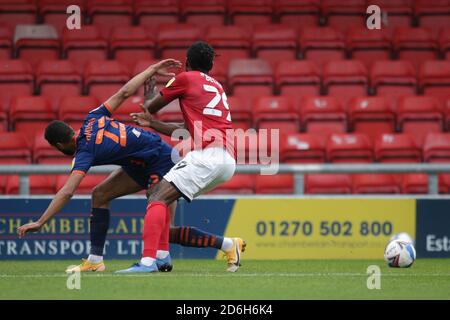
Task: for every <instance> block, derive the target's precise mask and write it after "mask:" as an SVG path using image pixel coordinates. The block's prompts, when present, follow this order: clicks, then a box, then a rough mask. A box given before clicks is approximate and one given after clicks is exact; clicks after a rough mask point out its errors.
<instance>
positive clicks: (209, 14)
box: [180, 0, 226, 26]
mask: <svg viewBox="0 0 450 320" xmlns="http://www.w3.org/2000/svg"><path fill="white" fill-rule="evenodd" d="M180 13H181V17H182V19H183V21H186V22H187V23H192V24H196V25H199V26H204V25H208V26H212V25H223V24H224V22H225V14H226V1H225V0H183V1H180Z"/></svg>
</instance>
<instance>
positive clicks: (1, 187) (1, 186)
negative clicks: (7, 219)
mask: <svg viewBox="0 0 450 320" xmlns="http://www.w3.org/2000/svg"><path fill="white" fill-rule="evenodd" d="M7 177H8V176H0V195H4V194H6V179H7Z"/></svg>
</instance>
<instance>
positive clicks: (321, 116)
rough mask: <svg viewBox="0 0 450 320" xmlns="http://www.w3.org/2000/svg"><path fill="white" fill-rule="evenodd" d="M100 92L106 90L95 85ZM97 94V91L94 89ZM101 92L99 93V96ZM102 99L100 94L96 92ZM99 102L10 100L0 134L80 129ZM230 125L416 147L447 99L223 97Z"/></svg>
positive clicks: (445, 113)
mask: <svg viewBox="0 0 450 320" xmlns="http://www.w3.org/2000/svg"><path fill="white" fill-rule="evenodd" d="M100 88H101V89H103V90H110V89H112V88H109V87H108V86H107V87H106V88H103V87H100ZM99 90H100V89H99ZM100 93H101V92H100ZM100 96H101V97H103V94H100ZM103 101H104V99H103V100H102V99H100V98H97V95H96V94H92V95H91V96H78V95H74V96H70V95H63V96H61V100H60V101H58V108H53V107H52V106H51V103H50V99H48V98H47V97H46V96H45V95H42V96H16V97H13V98H12V102H11V105H10V107H9V108H0V131H20V132H23V133H25V134H26V135H27V136H33V134H34V131H35V130H34V129H36V130H40V129H42V128H44V127H45V126H46V124H47V123H48V122H49V121H51V120H53V119H60V120H63V121H66V122H68V123H69V124H71V125H72V126H73V127H74V128H75V129H78V128H80V126H81V124H82V122H83V120H84V118H85V117H86V114H87V113H88V112H89V111H90V110H92V109H93V108H95V107H96V106H98V105H99V104H100V103H102V102H103ZM140 103H142V98H141V97H138V96H134V97H131V98H130V99H128V100H126V101H125V102H124V103H123V105H122V106H121V108H119V109H118V111H116V113H115V115H114V117H117V119H118V120H120V121H123V122H125V123H130V122H131V118H130V116H129V114H130V113H131V112H136V111H139V110H140V108H139V104H140ZM228 103H229V106H230V108H231V110H232V118H233V125H234V127H235V128H236V129H243V130H247V129H249V128H256V129H279V132H280V133H281V134H285V133H296V132H307V133H312V134H321V135H323V136H324V137H325V136H326V135H327V134H333V133H345V132H355V133H363V134H366V135H368V136H369V137H370V138H374V137H376V136H377V135H380V134H382V133H395V132H403V133H408V134H410V135H411V136H412V138H413V140H414V142H415V143H416V144H417V145H418V146H421V145H422V144H423V141H424V139H425V137H426V135H427V134H428V133H431V132H442V131H446V130H450V99H449V100H447V105H446V106H445V107H442V106H441V105H440V104H439V100H437V99H435V98H434V97H428V96H406V97H402V98H399V99H398V102H397V104H396V105H395V106H394V105H393V104H391V103H390V100H389V99H385V98H383V97H357V98H354V99H352V100H350V102H349V103H348V105H347V106H345V105H343V104H342V103H340V101H339V99H336V98H334V97H320V96H308V97H304V98H303V99H292V98H291V97H289V96H281V97H279V96H262V97H259V98H255V99H254V100H253V101H252V103H251V104H246V103H245V102H244V101H242V99H240V98H239V97H233V96H231V97H229V98H228ZM157 116H158V118H159V119H160V120H162V121H166V122H182V121H183V115H182V112H181V110H180V108H179V105H178V102H177V101H174V102H173V103H171V104H170V105H169V106H167V107H166V108H164V109H163V110H161V111H160V112H159V113H158V115H157Z"/></svg>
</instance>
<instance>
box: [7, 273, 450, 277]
mask: <svg viewBox="0 0 450 320" xmlns="http://www.w3.org/2000/svg"><path fill="white" fill-rule="evenodd" d="M159 274H165V273H159ZM67 276H68V275H65V274H60V273H55V274H22V275H20V274H0V278H67ZM151 276H152V275H149V274H111V273H106V274H105V273H103V274H98V273H97V274H96V273H84V274H82V277H87V278H118V277H119V278H120V277H129V278H144V277H151ZM166 276H167V277H170V278H190V277H196V278H208V277H209V278H228V277H240V278H252V277H292V278H296V277H299V278H300V277H367V276H368V275H367V274H366V273H234V274H230V273H227V274H200V273H192V274H176V273H171V274H166ZM381 276H382V277H449V278H450V274H439V273H399V274H394V273H388V274H381Z"/></svg>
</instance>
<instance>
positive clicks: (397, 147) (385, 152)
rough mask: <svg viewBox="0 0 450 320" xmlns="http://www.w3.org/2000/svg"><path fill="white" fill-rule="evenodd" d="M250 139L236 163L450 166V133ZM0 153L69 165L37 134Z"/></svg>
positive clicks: (7, 140)
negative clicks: (421, 137)
mask: <svg viewBox="0 0 450 320" xmlns="http://www.w3.org/2000/svg"><path fill="white" fill-rule="evenodd" d="M30 130H32V129H30ZM240 137H243V136H240ZM246 138H247V139H248V140H247V142H245V141H243V140H242V139H241V140H238V139H239V138H237V139H236V149H237V161H238V163H242V164H246V163H258V162H260V161H261V159H263V158H264V157H272V158H273V159H278V158H279V161H280V162H282V163H324V162H332V163H371V162H374V161H377V162H383V163H419V162H422V161H426V162H450V133H429V134H428V135H427V137H426V139H425V142H424V145H423V147H421V146H417V144H416V143H415V142H414V140H413V139H412V137H411V136H410V135H408V134H381V135H379V136H377V137H376V138H375V139H374V140H373V141H372V139H370V138H369V137H368V136H367V135H364V134H360V133H354V134H348V133H347V134H331V135H326V136H323V135H319V134H289V135H282V136H281V138H280V144H279V145H278V143H275V142H274V144H272V140H268V141H266V140H264V139H263V138H262V137H259V138H258V137H257V136H254V137H252V135H251V134H250V135H247V137H246ZM250 141H251V142H250ZM275 141H277V140H275ZM173 144H175V143H173ZM0 150H2V152H1V154H0V163H2V164H9V163H11V164H13V163H17V164H21V163H22V164H26V163H32V162H34V163H41V164H42V163H68V162H70V158H68V157H65V156H64V155H62V154H61V153H59V152H58V151H57V150H54V149H52V147H51V146H50V145H49V144H48V143H47V142H46V141H45V139H44V137H43V132H42V131H37V130H36V131H35V134H34V137H32V138H31V137H29V138H28V139H27V137H26V136H25V135H24V134H22V133H19V132H7V133H0ZM260 163H261V162H260Z"/></svg>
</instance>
